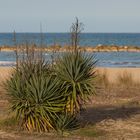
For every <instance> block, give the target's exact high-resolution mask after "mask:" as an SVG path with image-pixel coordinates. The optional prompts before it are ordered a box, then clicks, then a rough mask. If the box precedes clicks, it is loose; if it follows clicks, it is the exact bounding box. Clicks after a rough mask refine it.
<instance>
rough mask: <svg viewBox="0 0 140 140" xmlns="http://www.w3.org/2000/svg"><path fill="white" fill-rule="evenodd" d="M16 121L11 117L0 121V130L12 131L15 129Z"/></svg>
mask: <svg viewBox="0 0 140 140" xmlns="http://www.w3.org/2000/svg"><path fill="white" fill-rule="evenodd" d="M17 126H18V125H17V121H16V119H15V118H14V117H13V116H10V117H6V118H3V119H0V129H4V130H13V129H15V130H16V129H17Z"/></svg>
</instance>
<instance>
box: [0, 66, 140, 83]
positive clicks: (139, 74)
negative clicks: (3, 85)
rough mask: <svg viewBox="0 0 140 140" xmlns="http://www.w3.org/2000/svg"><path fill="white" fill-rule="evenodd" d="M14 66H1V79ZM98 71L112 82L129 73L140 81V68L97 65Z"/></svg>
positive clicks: (3, 78)
mask: <svg viewBox="0 0 140 140" xmlns="http://www.w3.org/2000/svg"><path fill="white" fill-rule="evenodd" d="M13 68H14V67H0V80H1V81H4V80H5V79H7V78H8V77H9V76H10V75H11V73H12V70H13ZM96 71H97V72H98V73H99V74H101V75H103V74H106V75H107V77H108V79H109V81H110V82H115V81H116V80H117V77H118V76H120V75H123V74H124V73H125V74H129V75H131V76H132V79H133V80H134V81H136V82H140V68H109V67H97V68H96Z"/></svg>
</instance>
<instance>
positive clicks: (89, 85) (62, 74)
mask: <svg viewBox="0 0 140 140" xmlns="http://www.w3.org/2000/svg"><path fill="white" fill-rule="evenodd" d="M95 64H96V61H95V60H94V57H93V56H92V55H87V54H85V53H82V52H80V51H76V52H73V51H72V52H67V53H65V54H63V55H62V57H60V58H59V59H58V61H57V63H56V66H55V72H56V76H57V79H59V80H60V81H61V87H63V88H64V91H63V92H64V95H65V96H66V101H67V103H66V111H67V112H71V114H75V113H77V112H79V111H80V109H81V108H82V107H83V105H84V104H85V102H86V101H87V100H89V97H90V96H91V95H92V94H94V93H95V78H96V74H95V70H94V67H95Z"/></svg>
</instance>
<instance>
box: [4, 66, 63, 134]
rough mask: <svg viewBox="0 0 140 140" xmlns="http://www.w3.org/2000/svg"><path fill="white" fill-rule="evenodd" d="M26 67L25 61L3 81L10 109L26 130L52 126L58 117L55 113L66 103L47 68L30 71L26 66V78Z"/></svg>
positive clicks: (38, 129)
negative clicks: (39, 70)
mask: <svg viewBox="0 0 140 140" xmlns="http://www.w3.org/2000/svg"><path fill="white" fill-rule="evenodd" d="M32 65H34V64H32ZM27 66H28V64H25V63H24V67H23V65H22V66H21V67H19V69H18V70H17V71H16V72H15V74H14V75H13V76H12V77H11V79H10V80H9V81H7V83H6V84H7V91H8V94H9V95H10V97H11V98H10V102H11V104H12V110H13V111H14V112H15V114H16V118H17V121H18V122H19V123H20V124H21V125H22V126H23V127H24V128H26V129H27V130H29V131H33V130H36V131H39V132H40V131H49V130H50V129H55V128H54V126H53V121H54V120H57V118H58V116H57V113H59V112H63V110H64V105H65V102H64V101H65V98H63V95H62V94H61V90H60V89H59V82H58V81H57V80H56V78H55V77H53V76H51V75H49V74H48V75H46V71H45V73H44V72H43V71H41V73H40V72H33V73H31V71H33V69H28V70H29V73H30V74H29V73H28V74H27V75H28V77H27V75H26V73H25V72H26V70H25V68H27ZM32 67H33V66H32ZM35 69H37V68H36V66H35V67H34V70H35ZM30 70H31V71H30ZM23 75H26V77H24V76H23ZM27 78H28V79H27Z"/></svg>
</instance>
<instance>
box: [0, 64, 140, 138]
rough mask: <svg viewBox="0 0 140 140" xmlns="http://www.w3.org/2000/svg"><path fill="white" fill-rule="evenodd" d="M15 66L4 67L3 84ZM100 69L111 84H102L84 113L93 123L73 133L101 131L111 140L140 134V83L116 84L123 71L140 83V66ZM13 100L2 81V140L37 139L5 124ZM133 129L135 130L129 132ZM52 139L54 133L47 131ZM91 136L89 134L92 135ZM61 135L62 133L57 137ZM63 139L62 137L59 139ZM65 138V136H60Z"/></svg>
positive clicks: (0, 71) (85, 120) (0, 73)
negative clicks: (8, 95)
mask: <svg viewBox="0 0 140 140" xmlns="http://www.w3.org/2000/svg"><path fill="white" fill-rule="evenodd" d="M12 71H13V68H12V67H0V82H1V83H3V82H4V81H5V80H6V79H8V78H9V77H10V75H11V74H12ZM96 71H97V72H98V74H100V75H106V76H107V78H108V79H109V81H110V85H109V86H106V85H105V86H102V84H101V83H99V86H100V87H99V89H98V90H97V95H93V97H91V99H92V100H91V102H89V103H88V104H87V109H86V111H84V112H82V113H81V120H82V122H83V123H85V124H93V125H90V126H87V127H86V126H85V128H82V129H80V131H78V132H75V133H76V134H75V135H73V136H70V137H71V138H72V139H76V138H77V135H79V139H81V140H82V139H83V136H82V135H83V133H85V135H86V132H87V134H89V133H93V132H94V133H97V134H98V135H97V136H93V137H95V138H96V137H97V139H98V140H102V139H108V140H113V139H114V137H116V138H118V139H120V138H123V137H124V138H128V139H131V138H132V137H134V138H137V137H139V131H140V127H139V126H140V123H139V118H140V115H139V114H140V107H139V106H140V94H139V91H140V87H139V85H137V86H135V85H126V86H124V87H121V85H119V86H118V85H112V83H113V82H116V81H117V77H119V76H120V74H124V73H127V74H128V73H129V74H131V75H132V78H133V80H134V81H136V82H137V83H140V68H105V67H98V68H96ZM8 110H9V102H8V97H7V95H6V92H5V91H4V90H3V86H2V84H0V128H1V130H0V139H1V138H8V139H9V140H10V139H12V138H13V137H14V139H22V137H24V139H29V138H30V139H31V140H33V139H35V138H36V136H34V135H29V134H27V133H25V132H24V133H25V134H23V133H22V132H18V134H16V131H15V127H14V126H10V127H8V128H10V130H12V131H6V129H7V124H5V125H2V124H1V122H3V121H4V120H5V119H6V120H8V119H9V111H8ZM129 132H131V133H129ZM45 135H46V136H47V137H48V138H50V137H51V136H50V134H48V135H47V134H45ZM88 136H89V135H88ZM57 137H59V136H57ZM43 139H44V137H43V136H41V135H39V137H38V140H43ZM51 139H52V140H55V139H56V136H55V135H54V136H53V137H51ZM58 139H59V138H58ZM60 139H61V138H60Z"/></svg>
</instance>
